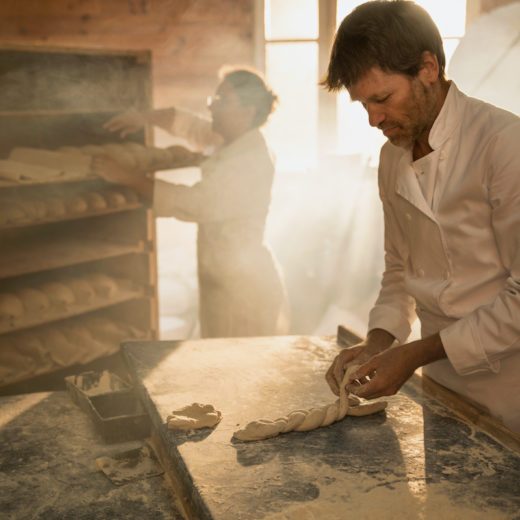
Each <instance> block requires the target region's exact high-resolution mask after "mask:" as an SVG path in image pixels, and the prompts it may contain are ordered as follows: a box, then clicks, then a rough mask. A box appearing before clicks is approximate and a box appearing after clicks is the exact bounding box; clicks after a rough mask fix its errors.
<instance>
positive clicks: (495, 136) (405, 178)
mask: <svg viewBox="0 0 520 520" xmlns="http://www.w3.org/2000/svg"><path fill="white" fill-rule="evenodd" d="M429 143H430V147H431V148H432V149H433V151H432V152H431V153H430V154H429V156H428V164H427V168H428V171H427V172H425V174H427V175H433V176H434V183H433V185H430V186H431V190H433V191H431V192H430V193H429V194H428V195H429V198H430V199H431V200H430V204H428V202H427V200H426V199H425V196H424V193H423V190H421V186H420V184H419V180H418V178H417V171H416V170H417V168H416V169H415V170H414V164H413V161H412V155H411V151H409V150H405V149H403V148H399V147H397V146H394V145H392V144H391V143H390V142H387V143H386V144H385V145H384V146H383V148H382V150H381V157H380V165H379V190H380V197H381V200H382V203H383V209H384V218H385V272H384V275H383V279H382V286H381V291H380V294H379V297H378V299H377V302H376V304H375V306H374V308H373V309H372V311H371V312H370V316H369V330H371V329H374V328H381V329H385V330H387V331H388V332H390V333H391V334H393V335H394V336H395V337H396V338H397V340H398V341H399V342H404V341H405V340H406V338H407V336H408V335H409V333H410V323H411V322H412V321H413V319H414V311H415V312H416V313H417V316H418V317H419V319H420V322H421V334H422V336H423V337H427V336H430V335H432V334H434V333H436V332H439V331H440V336H441V339H442V342H443V345H444V349H445V351H446V354H447V357H448V359H447V360H441V361H437V362H435V363H431V364H430V365H427V366H426V367H424V369H423V371H424V373H425V374H427V375H429V376H430V377H432V378H433V379H435V380H437V381H438V382H439V383H441V384H442V385H444V386H446V387H448V388H451V389H452V390H454V391H456V392H459V393H461V394H463V395H466V396H467V397H469V398H471V399H473V400H474V401H476V402H477V403H480V404H481V405H483V406H484V407H486V408H487V409H488V410H489V412H490V413H491V414H492V415H494V416H496V417H497V418H498V419H499V420H501V421H502V422H503V423H504V424H506V425H507V426H508V427H510V428H512V429H514V430H516V431H520V118H518V117H517V116H515V115H514V114H511V113H509V112H506V111H504V110H501V109H499V108H497V107H494V106H492V105H489V104H487V103H484V102H482V101H480V100H477V99H474V98H470V97H468V96H466V95H464V94H463V93H461V92H460V91H459V90H458V89H457V87H456V86H455V84H453V83H452V84H451V85H450V88H449V91H448V94H447V97H446V100H445V102H444V105H443V107H442V109H441V111H440V113H439V115H438V117H437V119H436V121H435V122H434V125H433V127H432V129H431V131H430V135H429ZM420 174H421V172H419V175H420ZM423 188H424V184H423Z"/></svg>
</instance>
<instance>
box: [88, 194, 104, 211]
mask: <svg viewBox="0 0 520 520" xmlns="http://www.w3.org/2000/svg"><path fill="white" fill-rule="evenodd" d="M83 197H84V198H85V200H86V201H87V204H88V207H89V208H90V209H91V210H101V209H106V207H107V205H108V204H107V201H106V200H105V198H104V197H103V195H101V193H98V192H97V191H90V192H89V193H85V195H83Z"/></svg>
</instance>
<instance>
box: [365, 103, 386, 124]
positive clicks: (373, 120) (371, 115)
mask: <svg viewBox="0 0 520 520" xmlns="http://www.w3.org/2000/svg"><path fill="white" fill-rule="evenodd" d="M366 111H367V113H368V122H369V124H370V126H374V127H378V126H379V125H380V124H381V123H382V122H383V121H384V120H385V119H386V115H385V113H384V111H383V110H382V109H381V107H378V106H374V105H367V106H366Z"/></svg>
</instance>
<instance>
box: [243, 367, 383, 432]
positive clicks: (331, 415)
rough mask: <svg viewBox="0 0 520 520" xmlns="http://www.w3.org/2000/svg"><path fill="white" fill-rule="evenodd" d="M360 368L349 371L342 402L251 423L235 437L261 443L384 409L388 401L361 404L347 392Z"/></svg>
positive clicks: (343, 387)
mask: <svg viewBox="0 0 520 520" xmlns="http://www.w3.org/2000/svg"><path fill="white" fill-rule="evenodd" d="M358 368H359V365H354V366H352V367H349V368H348V369H347V371H346V372H345V376H344V377H343V381H342V382H341V386H340V394H339V399H338V400H337V401H336V402H335V403H332V404H326V405H324V406H320V407H317V408H311V409H310V410H294V411H292V412H291V413H289V414H288V415H286V416H285V417H279V418H278V419H275V420H274V421H271V420H269V419H259V420H258V421H252V422H250V423H248V424H247V425H246V426H245V428H243V429H241V430H237V431H236V432H235V433H234V434H233V437H235V438H236V439H238V440H241V441H258V440H262V439H269V438H270V437H276V436H277V435H279V434H280V433H288V432H292V431H296V432H306V431H309V430H315V429H316V428H320V427H321V426H328V425H329V424H332V423H334V422H336V421H341V419H343V418H344V417H345V416H346V415H356V416H361V415H369V414H372V413H376V412H379V411H381V410H384V409H385V408H386V406H387V404H388V403H387V402H386V401H377V402H374V403H369V404H360V402H361V401H360V399H359V398H358V397H355V396H351V395H349V394H348V393H347V390H346V388H345V387H346V385H347V384H348V382H349V377H350V374H352V373H353V372H355V371H356V370H357V369H358Z"/></svg>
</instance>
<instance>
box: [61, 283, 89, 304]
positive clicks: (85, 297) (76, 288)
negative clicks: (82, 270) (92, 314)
mask: <svg viewBox="0 0 520 520" xmlns="http://www.w3.org/2000/svg"><path fill="white" fill-rule="evenodd" d="M67 286H68V287H69V289H70V290H71V291H72V292H73V293H74V298H75V299H76V302H78V303H88V302H89V301H91V300H92V299H93V298H94V296H95V294H94V289H93V288H92V286H91V285H90V284H89V283H88V282H87V281H86V280H83V279H81V278H73V279H72V280H69V281H68V282H67Z"/></svg>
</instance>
